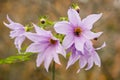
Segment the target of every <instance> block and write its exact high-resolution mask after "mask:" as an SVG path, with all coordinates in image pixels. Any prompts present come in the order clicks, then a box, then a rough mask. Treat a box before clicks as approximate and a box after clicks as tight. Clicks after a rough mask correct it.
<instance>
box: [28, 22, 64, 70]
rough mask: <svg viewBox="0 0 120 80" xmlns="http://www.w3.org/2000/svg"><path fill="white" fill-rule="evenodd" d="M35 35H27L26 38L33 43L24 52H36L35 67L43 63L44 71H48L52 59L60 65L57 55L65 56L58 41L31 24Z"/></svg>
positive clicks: (47, 32) (48, 32)
mask: <svg viewBox="0 0 120 80" xmlns="http://www.w3.org/2000/svg"><path fill="white" fill-rule="evenodd" d="M33 25H34V27H35V30H36V33H27V34H26V37H27V38H28V39H30V40H31V41H33V43H32V44H31V45H30V46H29V47H28V48H27V50H26V52H37V53H39V54H38V56H37V60H36V63H37V67H39V66H40V65H41V64H42V62H44V66H45V69H46V70H47V71H48V68H49V65H50V63H51V61H52V59H53V60H54V61H55V62H56V63H58V64H60V61H59V58H58V54H61V55H63V56H65V55H66V53H65V51H64V49H63V47H62V46H61V44H60V42H59V40H58V39H57V38H55V37H54V36H53V35H52V34H51V32H50V31H45V30H43V29H41V28H39V27H38V26H36V25H35V24H33Z"/></svg>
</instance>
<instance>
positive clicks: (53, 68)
mask: <svg viewBox="0 0 120 80" xmlns="http://www.w3.org/2000/svg"><path fill="white" fill-rule="evenodd" d="M52 80H55V62H54V61H53V66H52Z"/></svg>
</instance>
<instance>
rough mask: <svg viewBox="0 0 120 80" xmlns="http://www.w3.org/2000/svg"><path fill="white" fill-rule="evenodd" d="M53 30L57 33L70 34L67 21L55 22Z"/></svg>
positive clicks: (69, 26)
mask: <svg viewBox="0 0 120 80" xmlns="http://www.w3.org/2000/svg"><path fill="white" fill-rule="evenodd" d="M54 29H55V31H56V32H57V33H61V34H68V33H69V32H72V27H71V25H70V24H69V23H68V22H67V21H62V22H57V23H56V24H55V25H54Z"/></svg>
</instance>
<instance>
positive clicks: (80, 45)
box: [75, 35, 86, 53]
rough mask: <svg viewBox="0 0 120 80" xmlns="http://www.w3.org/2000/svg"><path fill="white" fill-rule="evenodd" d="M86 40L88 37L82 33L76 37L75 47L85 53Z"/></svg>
mask: <svg viewBox="0 0 120 80" xmlns="http://www.w3.org/2000/svg"><path fill="white" fill-rule="evenodd" d="M85 42H86V39H85V38H84V37H83V36H82V35H81V36H80V37H75V48H76V49H77V50H79V51H81V52H82V53H83V52H84V43H85Z"/></svg>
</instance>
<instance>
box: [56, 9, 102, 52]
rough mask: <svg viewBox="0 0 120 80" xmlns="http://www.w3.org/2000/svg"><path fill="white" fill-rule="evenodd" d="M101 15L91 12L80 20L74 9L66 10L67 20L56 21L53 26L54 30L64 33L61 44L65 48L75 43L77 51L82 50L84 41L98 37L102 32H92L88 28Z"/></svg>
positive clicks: (90, 27)
mask: <svg viewBox="0 0 120 80" xmlns="http://www.w3.org/2000/svg"><path fill="white" fill-rule="evenodd" d="M101 16H102V13H100V14H92V15H89V16H87V17H86V18H84V19H83V20H81V18H80V17H79V14H78V13H77V12H76V11H75V10H74V9H69V10H68V19H69V22H67V21H61V22H57V23H56V24H55V26H54V28H55V31H56V32H57V33H60V34H65V35H66V36H65V38H64V40H63V46H64V48H65V49H68V48H70V47H71V46H72V45H73V44H75V48H76V49H77V50H79V51H82V52H84V51H83V50H84V43H85V42H86V41H87V40H90V39H93V38H96V37H98V36H99V35H101V34H102V32H98V33H94V32H91V31H90V30H91V29H92V27H93V24H94V23H95V22H96V21H97V20H98V19H99V18H100V17H101Z"/></svg>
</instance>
